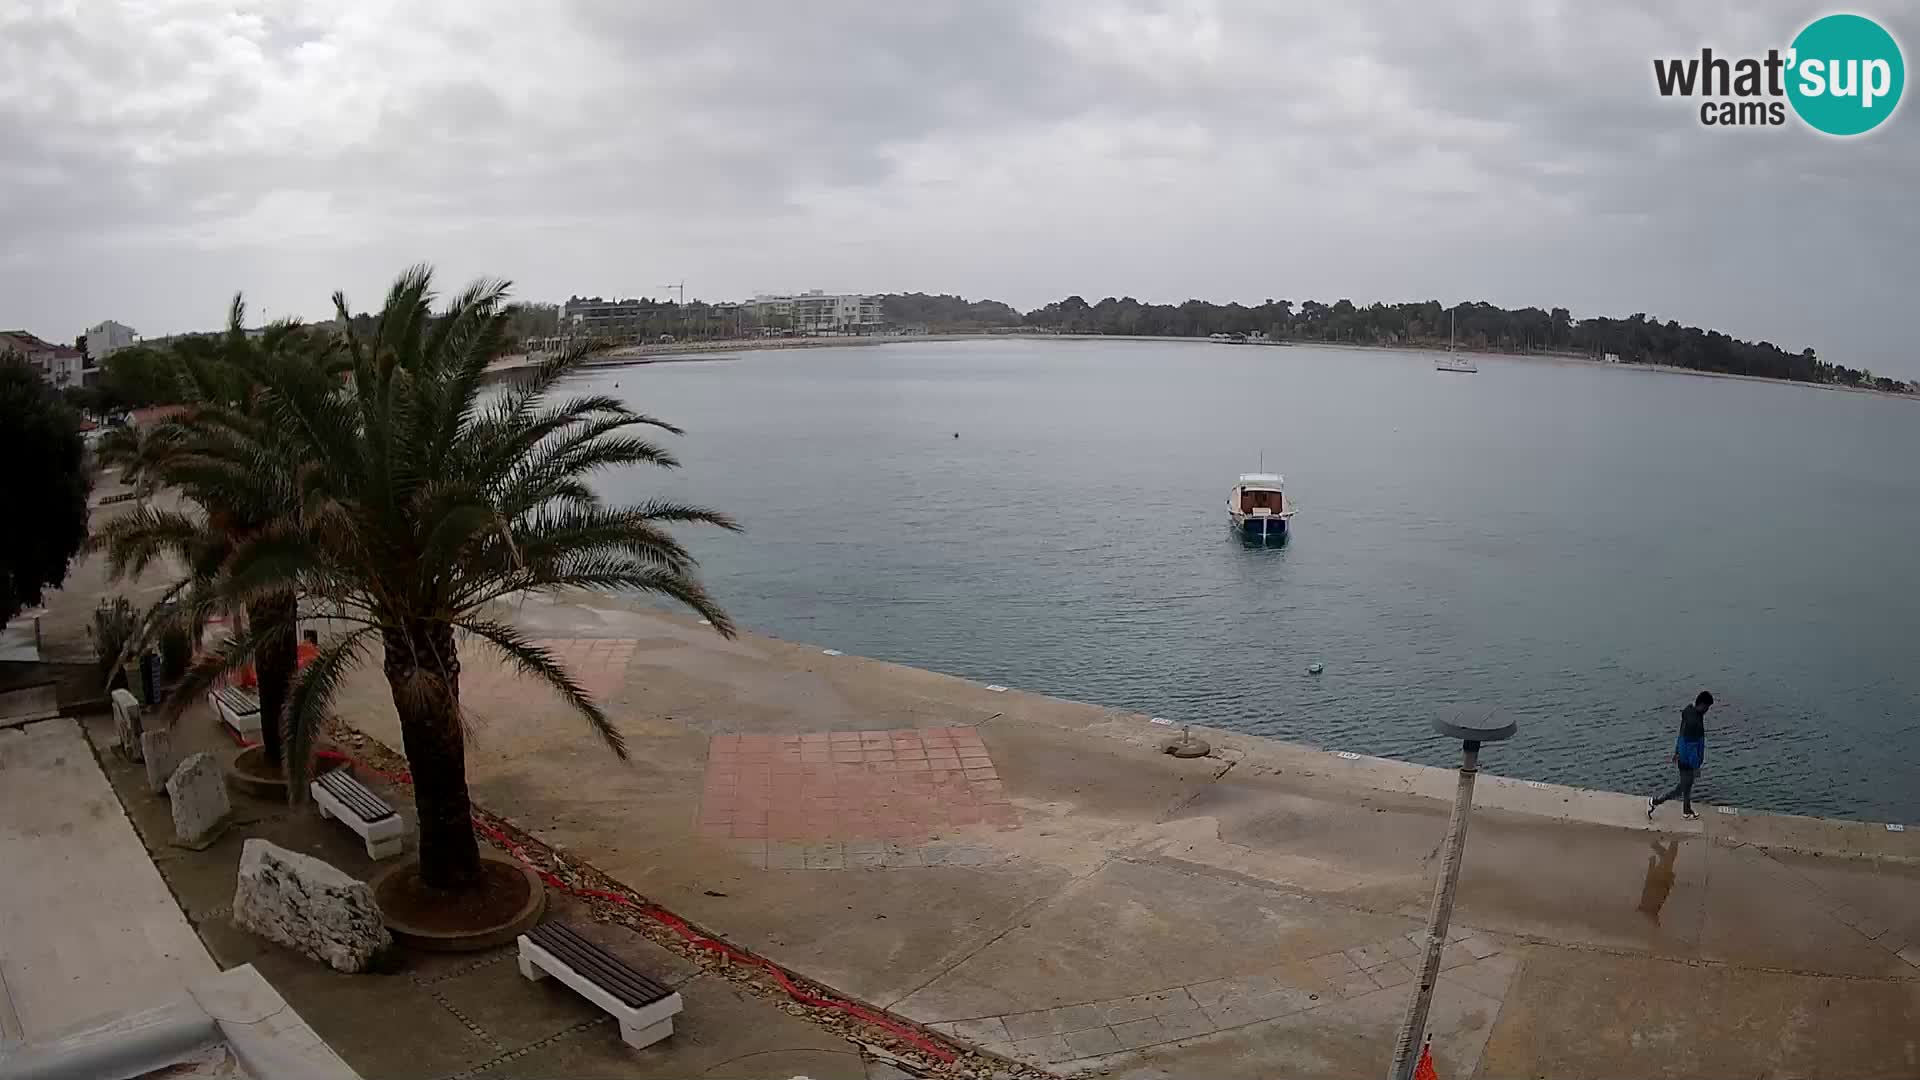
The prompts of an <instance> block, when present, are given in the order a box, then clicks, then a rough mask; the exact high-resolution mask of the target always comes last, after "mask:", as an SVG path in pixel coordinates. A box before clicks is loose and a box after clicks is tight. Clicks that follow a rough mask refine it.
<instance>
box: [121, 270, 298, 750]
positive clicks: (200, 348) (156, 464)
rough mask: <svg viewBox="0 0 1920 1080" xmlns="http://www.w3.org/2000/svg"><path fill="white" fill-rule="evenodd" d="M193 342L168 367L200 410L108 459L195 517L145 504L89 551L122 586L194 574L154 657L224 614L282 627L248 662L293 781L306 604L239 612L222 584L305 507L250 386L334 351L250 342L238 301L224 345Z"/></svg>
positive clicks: (149, 633) (172, 593)
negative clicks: (292, 692)
mask: <svg viewBox="0 0 1920 1080" xmlns="http://www.w3.org/2000/svg"><path fill="white" fill-rule="evenodd" d="M189 342H191V344H192V347H191V348H187V347H181V348H176V349H174V350H172V351H171V353H170V354H169V355H166V356H164V357H163V362H165V363H168V364H169V365H170V367H171V369H172V374H173V377H174V379H175V380H176V382H177V384H178V386H179V389H180V395H181V396H182V397H183V398H185V399H186V401H187V402H188V403H189V405H190V408H189V409H188V410H187V411H186V412H184V413H182V414H181V415H179V416H177V417H174V418H172V419H170V420H167V421H164V422H162V423H160V424H158V425H155V426H154V427H152V428H151V429H146V430H135V429H122V430H124V431H127V432H129V434H128V435H125V436H122V437H120V438H117V439H115V440H114V441H113V442H111V443H108V442H106V441H105V440H103V445H102V459H103V461H106V462H108V463H112V464H119V465H121V466H123V470H124V473H125V476H126V478H127V479H128V480H130V481H132V482H134V483H135V484H136V485H138V489H139V490H141V491H142V492H146V491H148V490H150V489H151V488H153V487H155V486H166V487H172V488H177V489H178V490H179V491H180V493H181V494H182V495H183V496H185V498H186V499H187V500H188V502H189V503H190V504H192V509H190V510H186V509H182V510H176V509H161V508H157V507H154V506H150V505H147V503H146V501H145V499H144V498H143V499H142V500H141V505H140V506H139V507H138V508H137V509H135V510H134V511H132V512H130V513H127V514H124V515H122V516H120V517H118V518H116V519H114V520H113V521H112V522H109V523H108V524H107V525H106V526H105V527H103V528H102V529H100V530H99V531H98V532H97V533H96V534H95V535H94V536H93V538H92V539H91V540H90V541H89V543H90V545H91V546H92V547H93V548H94V549H105V550H106V551H107V553H108V558H109V566H108V569H109V573H110V575H111V576H113V577H115V578H119V577H123V576H138V575H139V574H140V573H141V572H142V571H143V570H144V569H145V568H146V567H147V566H148V565H150V564H151V563H152V562H153V561H154V560H156V559H158V558H161V557H163V556H166V557H171V558H172V560H173V561H174V562H176V563H177V564H178V565H179V566H180V567H182V568H183V569H184V570H185V571H186V574H185V576H184V577H183V578H181V579H180V580H179V581H178V582H177V583H176V584H175V585H174V587H173V588H171V589H169V590H167V592H166V593H165V594H164V595H163V596H162V597H161V599H160V600H159V601H158V602H156V603H155V604H154V605H153V606H152V607H151V608H150V609H149V610H148V611H147V613H146V615H145V617H144V618H143V619H142V620H141V632H140V633H139V634H137V635H136V636H135V638H134V639H133V640H132V641H131V642H130V645H129V647H130V648H144V647H145V645H146V644H147V643H148V642H150V641H152V640H153V639H154V638H155V637H156V636H157V635H159V634H160V633H161V632H162V631H164V630H167V629H173V630H176V631H184V632H186V633H187V634H188V635H189V636H190V637H191V638H192V639H193V640H196V641H197V640H198V639H199V637H200V631H201V629H202V627H204V626H205V624H206V621H207V619H208V618H209V617H210V616H211V615H212V614H214V613H215V611H216V610H218V609H221V608H223V607H224V608H228V609H235V608H237V609H239V610H243V611H244V612H245V614H246V618H247V623H248V625H249V626H254V625H258V626H262V627H271V628H273V630H274V632H273V633H271V634H263V635H259V636H257V637H255V638H253V639H252V641H253V647H252V650H251V654H250V657H249V659H251V660H252V662H253V668H254V673H255V675H256V677H257V678H258V680H259V692H260V721H261V722H260V742H261V758H262V765H263V766H264V767H265V769H266V771H267V772H268V773H269V774H278V773H281V772H282V771H283V761H282V752H281V750H282V743H283V730H282V729H283V725H284V706H285V704H286V699H287V693H288V690H289V689H290V687H291V686H292V682H293V674H294V668H295V664H296V661H297V656H298V639H297V634H298V618H297V616H298V611H297V606H296V605H297V601H296V596H295V593H294V592H293V591H292V590H290V589H281V590H260V591H258V592H256V593H254V594H252V595H249V596H248V597H246V598H245V599H244V601H242V602H241V603H238V604H233V605H228V604H223V603H221V602H220V600H219V598H218V597H217V595H216V594H215V591H214V582H215V580H216V578H217V575H218V573H219V569H220V567H221V566H222V565H223V564H224V563H225V562H226V560H227V559H229V558H231V557H232V555H233V553H234V551H235V549H236V548H237V546H238V545H239V544H240V543H241V542H243V541H244V540H246V539H247V538H248V537H249V536H252V535H253V534H255V533H257V532H259V531H261V530H263V529H266V528H267V527H268V526H269V525H270V524H271V523H272V522H273V521H274V519H275V518H276V517H278V516H280V515H282V514H286V513H288V512H290V511H291V510H292V509H293V507H294V489H293V486H292V484H291V480H290V477H289V475H288V474H287V472H286V471H285V470H284V469H281V468H280V467H279V465H278V463H279V461H280V460H281V459H282V457H283V456H284V455H283V454H282V455H276V454H274V453H271V452H270V451H271V449H272V448H273V447H275V446H276V445H277V444H279V443H280V442H281V441H283V440H282V438H281V433H280V432H278V431H277V429H276V428H275V427H274V426H273V424H272V423H271V422H270V420H269V418H268V417H267V416H266V415H265V414H264V412H263V411H262V409H261V407H260V402H261V400H262V399H261V397H260V396H259V395H258V394H257V393H255V392H253V389H252V388H251V387H249V385H248V382H247V378H248V375H249V373H250V372H252V371H254V370H256V369H258V368H259V367H260V366H261V365H260V362H259V358H260V357H263V356H272V357H280V358H284V360H285V363H286V364H288V365H301V366H307V367H310V368H312V369H313V371H315V372H319V373H324V372H326V371H328V370H331V366H330V365H329V364H328V363H327V356H326V350H325V348H324V346H323V345H321V344H320V343H319V342H318V341H317V339H316V338H315V337H314V336H313V335H312V334H310V333H309V332H308V331H306V330H305V329H304V328H303V327H301V326H300V325H299V324H298V323H297V322H279V323H275V324H273V325H271V326H269V327H267V329H266V330H265V332H264V333H263V334H262V335H261V336H260V337H259V339H258V340H254V339H251V338H249V337H248V335H247V332H246V304H245V301H244V299H243V298H242V297H240V296H238V295H236V296H235V297H234V298H233V303H232V304H231V306H230V307H229V308H228V312H227V329H226V332H225V333H224V334H223V335H221V336H220V337H218V338H215V339H189ZM181 344H182V346H185V345H187V344H188V343H187V342H183V343H181ZM186 698H187V695H186V694H185V693H183V692H181V690H176V692H175V693H174V694H173V695H172V696H171V698H170V699H169V700H168V702H167V703H166V708H167V709H168V710H169V711H172V712H177V711H178V710H179V709H180V708H181V707H183V706H184V704H185V702H186Z"/></svg>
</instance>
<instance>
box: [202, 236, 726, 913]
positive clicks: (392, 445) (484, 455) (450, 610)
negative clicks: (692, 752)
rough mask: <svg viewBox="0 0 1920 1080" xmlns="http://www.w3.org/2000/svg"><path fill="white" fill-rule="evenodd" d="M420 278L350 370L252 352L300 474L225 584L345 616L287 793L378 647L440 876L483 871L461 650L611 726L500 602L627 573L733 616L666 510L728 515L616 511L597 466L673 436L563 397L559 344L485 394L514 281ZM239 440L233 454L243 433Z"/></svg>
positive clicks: (433, 873)
mask: <svg viewBox="0 0 1920 1080" xmlns="http://www.w3.org/2000/svg"><path fill="white" fill-rule="evenodd" d="M431 285H432V275H431V271H430V270H429V269H428V268H426V267H415V268H413V269H411V270H409V271H407V272H406V273H404V274H402V275H401V276H400V278H399V279H398V280H397V281H396V282H395V283H394V285H393V287H392V290H391V291H390V292H389V294H388V296H387V300H386V304H385V307H384V309H383V310H382V311H381V313H380V315H379V317H378V320H377V322H376V325H375V328H374V330H373V333H372V336H371V337H370V338H369V337H363V336H362V335H360V334H358V333H355V332H354V331H353V329H352V327H351V323H350V321H349V320H348V319H346V318H345V317H344V316H345V315H346V313H347V311H348V310H349V309H348V307H347V304H346V299H345V297H343V296H341V295H339V294H335V296H334V303H335V307H336V308H337V309H338V310H339V311H340V313H341V315H342V316H343V318H342V319H341V323H342V324H343V326H344V327H345V329H344V331H343V337H342V339H341V347H342V349H343V350H344V352H345V354H346V358H347V359H348V360H349V361H350V363H351V370H352V377H353V386H352V389H351V390H350V391H348V390H343V389H342V388H340V387H339V386H338V385H337V384H336V383H333V382H332V381H331V380H328V379H325V378H317V377H315V375H314V373H313V371H312V369H311V368H310V367H302V366H301V365H298V364H293V363H289V362H287V361H286V360H285V359H284V358H281V357H276V356H273V355H271V354H266V353H262V354H260V355H259V356H257V357H256V358H255V359H256V361H257V364H256V367H255V373H254V378H255V381H256V382H257V383H259V385H260V386H261V387H262V388H263V390H262V392H261V394H260V396H259V401H260V407H261V408H262V409H263V410H264V415H266V416H267V417H269V418H270V421H269V422H270V424H271V426H272V427H273V428H274V430H275V431H277V432H279V433H280V434H281V436H283V443H284V445H276V444H273V443H265V442H263V443H261V444H260V445H259V446H257V447H254V448H252V449H253V450H254V451H256V453H254V455H253V456H254V457H256V458H261V457H272V456H276V455H277V456H278V457H279V458H280V464H279V465H278V469H279V471H280V472H281V474H282V475H284V476H285V477H287V478H288V480H289V482H291V483H292V484H293V485H294V487H295V488H296V490H297V496H296V503H297V511H296V512H294V513H292V514H289V515H284V516H282V517H281V518H277V519H275V521H274V522H273V523H271V524H270V525H268V526H267V527H265V528H263V529H260V530H258V531H256V532H254V533H252V534H250V535H248V536H247V537H246V538H244V539H242V540H241V541H240V542H239V544H238V546H237V547H236V549H235V551H234V552H233V553H232V555H231V557H229V558H228V559H227V560H226V561H225V563H224V564H223V566H222V568H221V571H220V575H219V580H218V582H217V583H216V584H215V591H216V592H217V593H218V594H220V595H222V596H225V597H229V598H234V599H242V598H250V597H254V596H258V595H260V594H262V593H278V592H285V591H290V590H298V591H299V592H300V593H301V594H302V595H303V596H304V597H306V598H307V599H308V600H310V601H311V602H314V603H317V604H320V605H322V606H325V607H327V608H329V609H330V610H334V611H338V612H340V613H341V616H340V618H341V621H343V622H344V623H345V624H346V625H347V626H348V627H349V629H347V630H346V631H344V632H343V633H340V634H338V635H336V636H335V637H333V638H332V639H331V640H329V641H328V642H327V643H325V645H324V646H323V648H322V650H321V652H320V654H319V655H318V656H317V657H315V658H314V659H313V660H312V661H311V662H310V663H309V664H308V665H307V666H306V667H305V668H304V669H302V670H301V672H300V673H299V675H298V676H297V677H296V678H295V681H294V685H293V689H292V694H291V696H290V698H289V700H288V703H287V710H288V719H287V725H286V726H287V731H288V733H289V736H290V741H289V745H288V748H287V751H288V753H287V764H288V770H287V772H288V782H289V787H299V786H301V779H300V777H299V771H300V770H301V769H302V768H303V767H304V765H305V762H306V760H307V758H308V745H307V744H308V740H310V739H311V738H312V732H313V731H314V729H315V727H316V725H317V721H318V719H319V718H320V717H321V716H323V715H324V714H325V712H326V710H327V708H328V705H329V703H330V701H331V699H332V698H333V696H334V694H335V692H336V691H337V690H338V688H339V687H340V686H341V684H342V681H343V680H344V678H345V677H346V675H347V673H348V672H349V670H351V669H352V668H353V667H354V666H355V665H356V664H357V663H359V662H361V661H363V660H365V659H367V658H368V657H369V655H370V654H371V651H372V647H373V645H374V644H376V643H377V644H378V645H379V646H380V648H381V653H382V657H383V664H382V670H383V673H384V674H385V676H386V680H387V684H388V688H389V690H390V692H391V694H392V697H393V705H394V709H395V711H396V712H397V713H398V715H399V720H400V731H401V741H402V744H403V748H404V750H405V753H406V758H407V763H408V766H409V768H410V770H411V772H412V776H413V785H414V805H415V809H416V817H417V820H418V823H419V830H420V848H419V865H418V874H419V878H420V881H421V883H422V884H424V885H426V886H428V887H430V888H434V889H446V890H458V889H461V888H464V887H470V886H473V885H476V884H477V883H478V882H479V881H480V877H481V865H480V856H479V849H478V845H477V844H476V842H475V839H474V832H473V826H472V821H471V808H470V806H469V802H468V795H467V777H466V745H465V730H464V724H463V718H462V713H461V704H460V668H461V657H460V649H461V646H462V645H463V644H466V645H473V644H484V645H486V646H488V647H491V648H492V649H493V650H495V651H497V652H498V653H500V654H501V655H502V656H504V657H505V658H506V660H507V661H508V662H509V663H510V664H511V665H512V666H513V667H514V668H516V669H517V670H518V671H520V672H521V673H523V674H526V675H529V676H532V677H534V678H537V679H540V680H543V681H544V682H546V683H547V684H548V685H549V686H551V687H552V688H553V689H554V690H555V691H556V692H557V693H558V695H559V696H560V697H561V698H562V699H563V700H564V701H565V702H566V703H567V704H569V705H570V706H572V708H573V710H574V711H576V712H578V713H579V714H580V715H581V716H582V717H583V718H584V719H585V720H586V722H587V724H588V726H589V727H590V728H591V730H592V731H593V732H595V733H596V734H597V735H599V737H600V738H601V740H602V741H604V742H605V743H606V744H607V746H608V748H609V749H610V750H612V751H613V753H614V754H615V755H617V756H619V757H621V758H624V757H625V756H626V743H625V741H624V740H623V738H622V736H621V734H620V731H619V729H618V728H617V727H615V726H614V724H613V723H612V722H611V721H610V720H608V718H607V716H606V714H605V713H604V712H603V711H602V710H601V708H600V706H599V705H598V704H597V703H596V702H595V701H594V700H593V699H592V698H591V697H590V696H589V695H588V694H587V693H586V691H584V690H583V689H582V688H581V687H580V685H579V683H578V682H576V681H575V680H574V678H573V676H572V675H571V674H569V673H568V672H567V671H566V669H565V668H563V667H562V666H561V665H560V664H559V663H558V662H557V661H556V660H555V658H554V657H553V655H552V654H551V653H549V652H548V651H547V650H546V649H544V648H542V647H541V646H539V645H538V644H536V643H535V642H534V641H532V640H531V639H529V638H527V637H526V636H525V635H523V634H522V633H521V632H520V631H519V630H518V629H516V628H515V627H514V626H512V625H511V624H509V623H508V622H506V621H503V620H502V619H501V618H498V617H496V616H495V615H494V614H491V613H490V612H489V607H490V605H492V604H494V603H495V602H496V601H501V600H503V599H506V598H509V597H514V596H517V595H521V594H525V593H529V592H542V591H554V590H562V589H570V588H591V589H599V590H605V589H629V590H633V591H636V592H645V593H654V594H659V595H662V596H666V597H670V598H672V599H674V600H676V601H678V602H680V603H682V604H684V605H686V606H687V607H690V608H692V609H693V610H695V611H697V612H699V613H700V614H701V615H702V616H704V617H705V618H707V619H708V620H709V621H710V622H711V623H712V624H713V626H714V629H715V630H717V631H719V632H720V633H721V634H724V635H728V636H731V635H732V632H733V631H732V625H731V623H730V622H729V620H728V618H727V616H726V613H725V612H723V611H721V610H720V608H719V607H718V606H717V605H716V604H715V603H714V602H713V600H712V599H711V598H710V597H709V596H708V595H707V592H706V590H705V589H704V588H703V587H702V586H701V584H700V582H699V580H698V578H697V577H696V575H695V563H694V559H693V557H692V556H691V555H690V554H689V553H688V552H687V550H686V549H685V548H684V547H683V546H682V545H681V544H680V543H679V542H678V541H677V540H675V539H674V538H673V536H672V535H670V534H669V533H668V532H667V531H666V530H665V528H663V526H664V525H666V524H668V523H683V522H694V523H702V524H709V525H717V526H720V527H722V528H727V529H735V528H737V526H736V525H735V524H734V523H733V522H732V521H731V520H730V519H728V518H727V517H726V516H724V515H722V514H719V513H716V512H714V511H711V510H705V509H701V508H699V507H695V506H686V505H681V504H678V503H673V502H667V501H661V500H654V501H649V502H645V503H641V504H639V505H637V506H619V507H615V506H608V505H606V504H604V503H603V502H602V500H601V499H600V497H599V496H598V495H596V494H595V493H594V491H593V489H592V488H590V487H589V486H588V485H587V482H586V481H587V478H588V476H589V475H590V474H592V473H593V472H595V471H597V470H600V469H606V468H615V467H620V466H628V465H655V466H661V467H666V468H672V467H674V466H676V465H677V464H678V462H676V461H675V459H674V458H673V456H672V455H671V454H669V453H668V452H667V451H666V450H665V449H663V448H661V447H660V446H658V445H656V444H655V443H653V442H650V441H648V440H647V439H645V438H642V437H640V435H639V434H636V432H637V431H638V430H639V429H646V428H651V429H657V430H661V431H667V432H671V433H675V434H678V433H679V429H677V428H675V427H673V426H672V425H670V424H667V423H665V422H664V421H661V420H657V419H655V418H653V417H650V416H645V415H642V414H640V413H637V412H634V411H632V410H630V409H628V408H627V407H626V406H625V405H623V404H621V403H620V402H619V401H618V400H616V399H613V398H609V397H598V396H592V397H579V398H575V399H572V400H565V401H557V400H555V399H554V398H555V395H554V391H555V390H556V388H557V387H558V385H559V383H560V382H561V380H563V379H564V378H565V377H566V376H567V375H568V374H570V373H572V372H574V371H575V370H576V369H577V368H578V366H579V364H580V362H581V361H582V360H583V359H585V356H586V354H585V352H584V351H583V350H574V351H571V352H567V353H565V354H562V355H559V356H557V357H555V358H554V359H552V360H550V361H548V362H547V363H545V364H543V365H541V366H540V367H538V368H537V369H535V370H534V371H533V372H532V373H531V375H530V376H528V377H527V378H526V379H525V380H524V381H523V382H520V383H517V384H514V385H512V386H509V387H508V388H507V389H505V390H504V391H502V392H499V393H498V394H496V395H488V394H485V393H483V385H484V382H485V375H486V370H487V365H488V363H489V362H490V361H491V360H493V359H494V358H495V357H496V356H498V355H499V354H500V352H501V351H502V348H503V346H504V344H505V342H506V340H507V334H508V323H509V319H510V316H509V315H508V313H507V312H506V310H505V308H504V303H503V302H504V298H505V296H506V285H505V283H504V282H479V283H476V284H475V285H473V286H471V287H469V288H468V289H467V290H466V291H464V292H463V293H461V294H460V295H459V296H458V297H456V298H454V299H453V300H452V301H451V302H450V303H449V304H448V305H447V307H446V308H445V309H444V310H443V311H441V312H439V313H437V314H436V313H435V312H433V311H432V310H431V306H432V302H433V293H432V288H431ZM236 450H237V448H236ZM273 627H274V624H273V622H272V620H271V619H269V620H263V621H262V622H261V623H260V624H256V625H253V626H250V627H249V628H248V631H247V633H246V634H245V635H242V636H240V637H237V638H235V639H233V640H232V641H230V642H229V643H228V646H227V648H226V649H225V650H223V651H222V653H221V654H219V655H216V656H213V657H209V658H207V660H206V661H205V662H204V663H203V664H201V665H199V666H198V667H197V668H196V671H195V672H194V673H193V674H191V675H190V676H189V679H188V680H187V682H189V683H194V682H198V684H199V685H205V683H206V681H207V680H208V679H210V678H211V677H212V674H213V673H214V672H215V671H217V669H219V667H220V666H221V665H223V664H229V663H231V662H233V660H234V658H235V657H237V656H240V655H244V652H245V650H246V649H248V648H249V647H250V644H251V641H252V639H254V638H255V637H256V636H258V635H260V634H263V633H269V632H272V630H273Z"/></svg>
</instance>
